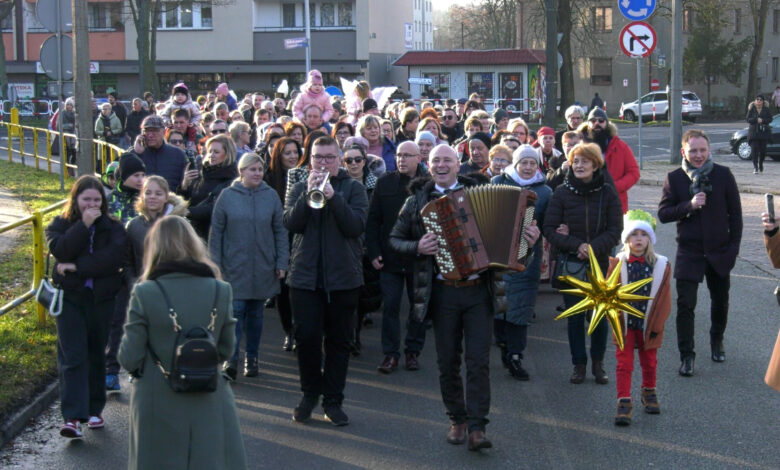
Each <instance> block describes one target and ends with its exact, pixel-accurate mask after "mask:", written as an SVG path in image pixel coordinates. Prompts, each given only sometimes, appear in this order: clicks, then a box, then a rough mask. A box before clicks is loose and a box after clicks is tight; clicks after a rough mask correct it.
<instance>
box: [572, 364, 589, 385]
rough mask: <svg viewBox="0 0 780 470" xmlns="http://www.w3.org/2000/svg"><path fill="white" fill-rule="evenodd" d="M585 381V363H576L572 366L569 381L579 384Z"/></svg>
mask: <svg viewBox="0 0 780 470" xmlns="http://www.w3.org/2000/svg"><path fill="white" fill-rule="evenodd" d="M584 381H585V364H577V365H575V366H574V372H572V374H571V378H569V382H571V383H573V384H581V383H582V382H584Z"/></svg>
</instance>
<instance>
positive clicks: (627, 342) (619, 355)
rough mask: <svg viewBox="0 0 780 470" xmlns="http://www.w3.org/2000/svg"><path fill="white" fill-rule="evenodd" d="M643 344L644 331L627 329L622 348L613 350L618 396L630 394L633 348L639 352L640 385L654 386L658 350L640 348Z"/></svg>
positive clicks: (622, 396) (628, 395) (623, 396)
mask: <svg viewBox="0 0 780 470" xmlns="http://www.w3.org/2000/svg"><path fill="white" fill-rule="evenodd" d="M644 344H645V340H644V331H642V330H631V329H628V330H627V331H626V337H625V338H624V344H623V350H622V351H621V350H620V348H617V349H616V351H615V358H616V359H617V372H616V373H615V375H616V376H617V396H618V398H625V397H630V396H631V373H632V372H634V349H635V348H636V350H637V351H638V352H639V365H640V366H642V387H644V388H655V371H656V366H657V365H658V359H657V357H656V353H657V351H658V350H657V349H649V350H645V349H643V348H642V347H643V346H644Z"/></svg>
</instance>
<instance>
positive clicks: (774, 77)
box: [772, 57, 780, 82]
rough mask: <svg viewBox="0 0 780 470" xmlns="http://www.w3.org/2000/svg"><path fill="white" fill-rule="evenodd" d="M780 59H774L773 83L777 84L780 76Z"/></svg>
mask: <svg viewBox="0 0 780 470" xmlns="http://www.w3.org/2000/svg"><path fill="white" fill-rule="evenodd" d="M778 62H780V57H772V81H773V82H776V81H777V77H778V74H780V70H778V67H780V63H778Z"/></svg>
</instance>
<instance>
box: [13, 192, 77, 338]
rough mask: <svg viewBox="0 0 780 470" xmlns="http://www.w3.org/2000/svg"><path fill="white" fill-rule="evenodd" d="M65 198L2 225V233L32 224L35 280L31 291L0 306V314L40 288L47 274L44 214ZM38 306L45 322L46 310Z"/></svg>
mask: <svg viewBox="0 0 780 470" xmlns="http://www.w3.org/2000/svg"><path fill="white" fill-rule="evenodd" d="M65 202H66V201H65V200H63V201H60V202H57V203H55V204H52V205H50V206H48V207H45V208H43V209H41V210H39V211H35V212H33V213H32V214H31V215H28V216H27V217H25V218H23V219H19V220H17V221H16V222H11V223H10V224H5V225H3V226H1V227H0V234H2V233H5V232H8V231H10V230H13V229H15V228H17V227H21V226H22V225H25V224H32V242H33V245H32V246H33V280H32V287H31V288H30V290H29V291H27V292H25V293H24V294H22V295H21V296H20V297H17V298H15V299H14V300H12V301H11V302H9V303H7V304H5V305H3V306H2V307H0V316H2V315H5V314H6V313H8V312H9V311H10V310H12V309H14V308H15V307H18V306H19V305H21V304H23V303H24V302H26V301H28V300H30V299H32V298H33V297H34V296H35V292H36V291H37V290H38V285H40V283H41V280H42V279H43V276H44V275H45V274H46V273H44V269H45V268H44V265H45V261H46V259H45V250H44V246H45V242H44V237H43V235H44V233H43V232H44V229H45V227H44V226H43V216H44V215H46V214H48V213H50V212H53V211H56V210H57V209H60V208H61V207H63V206H64V205H65ZM36 307H37V313H38V323H41V324H43V323H45V321H46V310H45V309H44V308H43V307H42V306H41V305H40V304H37V303H36Z"/></svg>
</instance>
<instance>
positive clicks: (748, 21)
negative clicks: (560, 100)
mask: <svg viewBox="0 0 780 470" xmlns="http://www.w3.org/2000/svg"><path fill="white" fill-rule="evenodd" d="M519 6H520V8H521V13H520V14H519V15H518V17H519V20H518V21H519V22H520V25H521V26H524V27H523V28H521V29H522V45H521V46H520V47H529V48H544V45H545V37H544V31H543V28H532V27H531V25H530V23H529V22H530V21H531V19H532V18H539V11H538V10H536V9H538V8H539V3H538V2H533V1H529V0H521V1H520V2H519ZM661 7H664V8H666V9H667V12H666V13H667V15H668V14H669V12H668V8H670V4H669V3H668V2H665V3H664V2H661V3H660V7H659V8H658V9H657V10H656V13H655V14H654V15H653V16H652V17H651V18H649V19H648V20H646V21H647V22H648V23H649V24H650V25H652V26H653V28H654V29H655V31H656V36H657V38H658V45H657V47H656V48H655V50H654V51H653V53H652V54H651V55H650V56H649V57H647V58H645V59H642V60H641V61H640V65H641V74H640V76H641V86H642V93H643V94H644V93H647V92H649V91H650V82H651V80H653V79H657V80H658V82H659V86H660V89H664V88H666V86H667V85H668V84H669V81H670V65H671V55H672V50H671V46H672V42H671V41H672V33H671V20H670V18H669V16H664V14H663V11H662V8H661ZM722 17H723V18H724V19H725V20H726V23H727V26H726V28H725V29H724V30H723V32H722V34H723V36H725V37H727V38H733V39H734V40H735V41H740V40H742V39H744V38H745V37H747V36H749V35H752V33H753V22H752V17H751V14H750V9H749V6H748V2H747V1H745V0H735V1H734V2H733V3H732V4H730V6H729V7H728V8H727V9H726V10H724V11H723V12H722ZM523 18H525V20H524V19H523ZM588 21H589V25H588V26H589V28H590V29H591V30H592V31H593V33H592V35H593V39H594V40H595V42H597V44H596V45H591V46H585V45H584V44H580V43H576V41H573V42H572V50H573V54H572V55H573V57H574V61H575V62H574V89H575V92H576V99H577V101H579V102H580V103H582V104H589V103H590V101H591V98H592V97H593V94H594V93H599V95H600V96H601V97H602V98H603V99H604V100H605V101H606V102H607V108H608V111H609V112H610V114H613V112H614V113H617V111H618V109H619V107H620V103H621V102H628V101H633V100H635V99H636V98H637V96H636V95H637V87H636V84H637V83H636V80H637V66H636V60H635V59H631V58H629V57H627V56H626V55H625V54H623V52H622V51H621V49H620V45H619V35H620V31H621V29H622V28H623V27H624V26H625V25H626V24H628V23H629V21H628V20H627V19H625V18H624V17H623V16H622V15H621V13H620V10H619V9H618V5H617V4H616V3H615V2H614V1H612V2H607V1H597V2H593V6H592V7H591V9H590V15H588ZM695 21H696V13H695V12H694V10H693V9H691V8H689V9H686V10H685V12H684V14H683V43H687V41H688V38H689V37H690V34H691V31H692V30H693V26H694V24H695ZM766 21H767V23H766V33H765V37H764V47H763V51H762V53H761V60H760V61H759V67H758V74H759V90H761V91H762V92H765V93H766V92H771V91H773V90H774V89H775V87H776V86H780V6H778V5H775V6H774V7H773V8H772V9H770V13H769V17H768V18H767V19H766ZM748 59H749V55H746V56H745V73H744V74H743V76H742V80H741V83H740V84H739V85H734V84H732V83H730V82H728V81H727V80H726V79H725V78H724V77H722V76H719V75H718V76H714V77H711V78H710V81H711V97H712V104H713V105H714V106H719V105H723V106H727V105H728V103H729V101H730V100H737V101H739V100H744V95H745V89H746V82H747V61H748ZM683 88H684V89H686V90H691V91H693V92H695V93H696V94H697V95H699V97H700V98H701V99H702V102H703V104H707V103H706V97H707V85H706V84H705V83H692V82H689V81H686V80H684V82H683ZM745 105H746V103H745Z"/></svg>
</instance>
